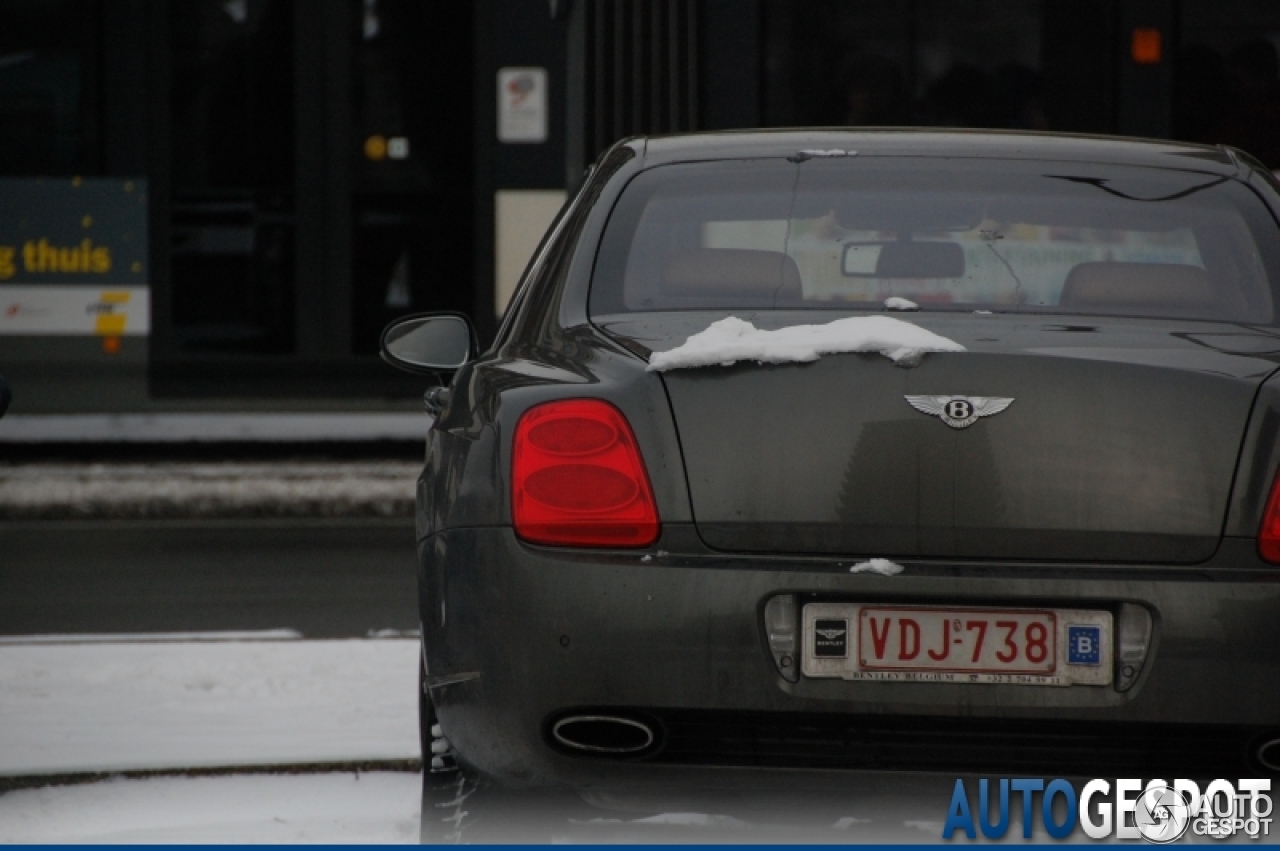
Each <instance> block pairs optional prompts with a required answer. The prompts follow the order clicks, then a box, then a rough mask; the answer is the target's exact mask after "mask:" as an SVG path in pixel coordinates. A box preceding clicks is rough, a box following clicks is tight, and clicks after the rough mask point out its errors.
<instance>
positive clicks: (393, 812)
mask: <svg viewBox="0 0 1280 851" xmlns="http://www.w3.org/2000/svg"><path fill="white" fill-rule="evenodd" d="M157 639H161V640H157ZM417 664H418V641H417V639H416V638H413V637H410V638H403V637H399V638H376V639H364V640H350V641H302V640H298V639H297V634H296V633H293V632H291V631H289V630H276V631H272V632H268V633H256V634H254V633H249V634H243V633H241V634H233V633H216V634H203V635H200V634H197V635H191V634H184V635H166V636H48V637H36V638H17V639H4V640H3V641H0V719H2V720H0V776H3V775H8V776H14V775H33V774H37V775H38V774H50V775H52V774H60V773H83V772H110V771H124V770H139V769H150V770H164V769H190V768H197V769H198V768H212V767H219V766H242V765H254V766H262V765H282V764H289V763H304V764H306V763H312V764H314V763H326V762H349V761H366V760H385V759H392V760H400V759H414V758H416V757H417V756H418V731H417V694H416V691H417V685H418V681H417ZM421 783H422V780H421V775H420V774H418V773H416V772H373V773H362V774H358V775H357V774H353V773H350V772H345V773H341V772H340V773H332V774H295V775H288V774H279V775H273V774H250V775H232V776H217V777H153V778H146V779H131V780H126V779H113V780H107V781H103V782H97V783H85V784H77V785H70V786H46V787H43V788H36V789H18V790H15V791H10V792H8V793H6V794H3V795H0V842H416V841H417V837H418V833H417V831H418V809H419V800H420V795H421V788H422V787H421Z"/></svg>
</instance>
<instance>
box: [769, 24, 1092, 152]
mask: <svg viewBox="0 0 1280 851" xmlns="http://www.w3.org/2000/svg"><path fill="white" fill-rule="evenodd" d="M1111 6H1112V4H1111V3H1109V2H1107V0H1080V2H1079V3H1078V4H1076V3H1073V4H1070V5H1068V4H1053V3H1044V2H1042V0H859V2H857V3H849V2H844V0H797V2H791V0H765V3H764V123H765V124H766V125H769V126H778V127H781V126H835V127H841V126H854V127H877V126H881V127H883V126H925V127H978V128H1005V129H1019V130H1071V131H1082V132H1110V131H1112V130H1114V124H1115V119H1114V114H1113V112H1114V110H1113V89H1114V82H1113V77H1114V71H1113V67H1114V61H1115V60H1114V50H1113V41H1114V29H1113V24H1112V20H1111V19H1112V17H1113V10H1112V8H1111Z"/></svg>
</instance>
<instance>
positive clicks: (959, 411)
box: [903, 396, 1013, 428]
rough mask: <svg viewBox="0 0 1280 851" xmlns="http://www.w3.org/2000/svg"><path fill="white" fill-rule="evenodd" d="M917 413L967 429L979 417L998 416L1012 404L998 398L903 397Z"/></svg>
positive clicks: (1010, 400) (1007, 400) (1010, 401)
mask: <svg viewBox="0 0 1280 851" xmlns="http://www.w3.org/2000/svg"><path fill="white" fill-rule="evenodd" d="M903 398H904V399H906V400H907V401H908V402H910V403H911V407H913V408H915V409H916V410H917V411H921V412H922V413H926V414H929V415H930V416H934V417H938V418H940V419H941V420H942V421H943V422H944V423H946V424H947V425H949V426H951V427H952V428H968V427H969V426H971V425H973V424H974V423H976V422H977V421H978V418H979V417H989V416H991V415H992V414H998V413H1000V412H1001V411H1003V410H1004V409H1005V408H1007V407H1009V406H1010V405H1012V404H1013V400H1012V399H1002V398H1000V397H999V396H904V397H903Z"/></svg>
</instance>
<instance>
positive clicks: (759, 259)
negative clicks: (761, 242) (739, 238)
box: [662, 248, 801, 299]
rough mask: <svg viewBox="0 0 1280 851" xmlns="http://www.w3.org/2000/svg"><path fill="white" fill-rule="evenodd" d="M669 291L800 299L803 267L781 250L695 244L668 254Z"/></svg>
mask: <svg viewBox="0 0 1280 851" xmlns="http://www.w3.org/2000/svg"><path fill="white" fill-rule="evenodd" d="M662 290H663V293H664V294H665V295H671V296H691V297H722V296H732V297H734V298H738V299H741V298H748V299H766V298H767V299H773V298H775V297H776V298H778V299H799V298H800V297H801V287H800V269H799V267H797V266H796V261H795V260H793V259H791V257H790V255H787V254H784V253H783V252H781V251H754V250H750V249H744V248H694V249H686V250H684V251H677V252H675V253H673V254H671V255H670V256H669V257H667V262H666V265H665V267H664V268H663V272H662Z"/></svg>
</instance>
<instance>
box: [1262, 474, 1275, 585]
mask: <svg viewBox="0 0 1280 851" xmlns="http://www.w3.org/2000/svg"><path fill="white" fill-rule="evenodd" d="M1258 555H1260V556H1262V558H1263V560H1264V561H1269V562H1271V563H1272V564H1280V473H1278V474H1277V475H1276V478H1275V481H1274V482H1272V483H1271V496H1270V497H1268V498H1267V509H1266V511H1264V512H1262V528H1261V529H1259V530H1258Z"/></svg>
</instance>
